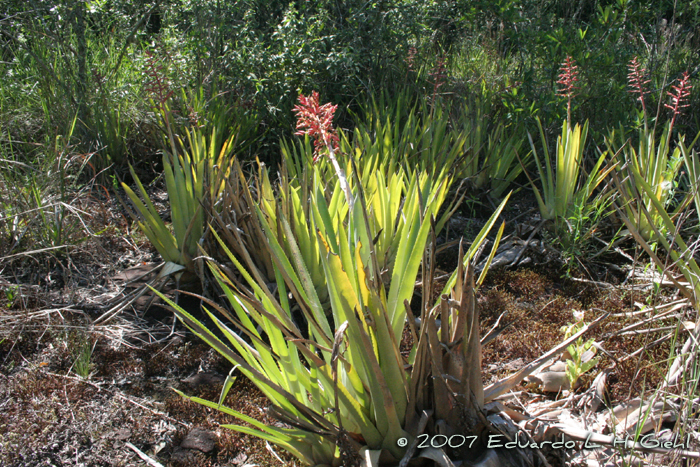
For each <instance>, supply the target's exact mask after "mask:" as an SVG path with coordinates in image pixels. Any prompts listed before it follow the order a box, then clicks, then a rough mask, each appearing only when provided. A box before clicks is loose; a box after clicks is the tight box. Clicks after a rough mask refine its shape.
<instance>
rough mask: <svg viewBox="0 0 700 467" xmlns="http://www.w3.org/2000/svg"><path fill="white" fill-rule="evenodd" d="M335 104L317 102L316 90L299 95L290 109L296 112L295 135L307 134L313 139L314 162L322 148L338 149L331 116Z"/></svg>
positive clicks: (337, 139) (338, 140) (338, 142)
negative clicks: (308, 93)
mask: <svg viewBox="0 0 700 467" xmlns="http://www.w3.org/2000/svg"><path fill="white" fill-rule="evenodd" d="M337 108H338V106H337V105H333V104H331V103H328V104H323V105H320V104H319V97H318V92H316V91H313V92H312V93H311V95H310V96H308V97H307V96H304V95H303V94H300V95H299V105H297V106H295V107H294V108H293V109H292V111H293V112H294V113H295V114H297V127H296V128H297V131H296V133H294V134H295V135H309V136H310V137H312V138H313V139H314V162H316V161H317V160H318V158H319V157H320V155H321V152H322V151H323V149H326V150H328V152H329V153H330V152H331V151H333V152H336V151H338V148H339V144H340V139H339V138H338V134H337V133H336V131H335V129H334V128H333V116H334V114H335V111H336V109H337Z"/></svg>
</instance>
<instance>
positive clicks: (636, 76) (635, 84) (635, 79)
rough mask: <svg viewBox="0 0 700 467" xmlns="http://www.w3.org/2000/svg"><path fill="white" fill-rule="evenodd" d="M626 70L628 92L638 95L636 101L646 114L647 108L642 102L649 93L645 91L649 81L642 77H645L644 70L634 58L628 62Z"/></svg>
mask: <svg viewBox="0 0 700 467" xmlns="http://www.w3.org/2000/svg"><path fill="white" fill-rule="evenodd" d="M627 68H628V69H629V73H628V74H627V82H628V83H629V87H630V88H632V89H631V90H630V92H631V93H633V94H638V95H639V97H638V98H637V99H638V100H639V101H640V102H641V103H642V109H643V110H644V112H645V113H646V110H647V107H646V104H645V102H644V96H645V95H646V94H649V91H647V89H646V85H647V84H649V83H650V82H651V80H649V79H645V76H644V75H646V70H645V69H644V68H642V67H641V65H640V64H639V61H638V60H637V57H634V58H633V59H632V60H631V61H630V63H629V64H628V65H627Z"/></svg>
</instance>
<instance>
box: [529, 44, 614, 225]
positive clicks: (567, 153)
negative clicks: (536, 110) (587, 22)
mask: <svg viewBox="0 0 700 467" xmlns="http://www.w3.org/2000/svg"><path fill="white" fill-rule="evenodd" d="M577 73H578V72H577V67H576V66H575V65H574V61H573V59H571V57H567V59H566V61H565V62H564V64H563V66H562V71H561V74H560V75H559V78H560V79H559V81H557V83H559V84H561V85H562V89H561V90H560V95H563V96H565V97H566V98H567V120H566V121H564V123H563V124H562V131H561V135H560V136H559V137H558V138H557V144H556V146H555V148H556V154H555V164H556V165H554V166H552V162H551V158H550V155H549V151H548V149H547V140H546V138H545V136H544V130H543V129H542V123H541V122H540V120H539V119H537V125H538V127H539V131H540V137H541V140H542V147H543V149H544V167H543V164H542V160H541V159H540V157H539V156H538V155H537V150H536V149H535V144H534V142H533V141H532V136H531V135H530V134H529V133H528V139H529V140H530V146H531V147H532V153H533V154H534V156H535V162H536V163H537V170H538V172H539V175H540V183H541V184H542V191H541V192H540V190H539V189H538V188H537V186H536V185H535V183H534V182H533V181H532V179H531V178H530V175H529V174H527V171H526V172H525V173H526V174H527V177H528V179H529V181H530V184H531V185H532V188H533V190H534V191H535V197H536V198H537V204H538V206H539V208H540V214H541V215H542V219H558V218H568V217H569V215H570V214H571V209H572V207H573V206H575V205H579V204H581V203H586V202H587V201H588V200H589V198H590V197H591V196H592V195H593V192H594V190H595V189H596V188H597V187H598V185H600V183H601V182H602V181H603V180H604V179H605V177H606V176H607V175H608V174H609V173H610V171H612V170H613V168H614V164H612V163H609V164H607V165H606V166H603V163H604V162H605V156H606V154H607V153H606V152H602V153H601V154H600V156H599V157H598V160H597V161H596V163H595V165H594V166H593V168H592V170H591V171H590V172H589V173H588V175H587V176H586V177H585V179H583V180H581V177H580V173H581V168H582V166H583V163H584V147H585V145H586V139H587V137H588V122H587V121H586V123H584V124H583V127H581V126H580V125H579V124H576V125H575V126H574V127H573V128H572V126H571V100H572V98H573V96H574V94H575V91H576V89H577V88H576V86H575V83H576V82H577V81H578V77H577Z"/></svg>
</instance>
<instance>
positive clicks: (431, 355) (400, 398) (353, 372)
mask: <svg viewBox="0 0 700 467" xmlns="http://www.w3.org/2000/svg"><path fill="white" fill-rule="evenodd" d="M356 187H357V189H358V192H357V193H358V199H357V202H356V203H355V207H354V209H353V210H352V211H351V212H350V213H349V215H348V216H349V217H348V219H347V223H340V224H339V225H337V226H334V225H332V224H333V219H332V217H331V214H330V211H329V206H328V203H327V202H326V198H325V194H324V193H323V191H322V190H321V188H320V186H319V187H317V189H316V190H315V191H313V192H312V193H310V198H311V206H310V207H311V209H310V212H311V215H310V219H309V221H310V223H312V225H313V226H314V231H315V232H316V237H315V239H314V240H315V242H316V244H317V247H318V248H319V250H320V251H321V255H320V258H321V264H322V268H323V271H324V273H325V275H326V290H327V293H328V297H329V300H330V304H331V306H330V312H329V313H326V312H325V311H324V309H323V307H322V304H321V302H320V300H319V294H318V291H317V289H316V287H315V285H314V284H313V282H312V281H311V278H310V276H309V274H308V268H307V267H306V265H305V264H304V259H303V257H302V255H301V254H299V251H298V249H297V248H294V244H292V250H293V251H292V254H291V255H288V254H287V252H286V251H285V249H284V248H283V247H282V245H281V244H280V242H279V241H278V238H279V237H278V235H277V234H276V233H275V232H274V230H275V229H277V228H278V227H279V228H281V229H282V230H283V231H284V232H285V234H286V235H287V236H288V237H289V238H293V234H292V232H291V227H290V225H289V222H288V221H287V219H286V217H284V216H281V217H280V220H279V222H278V225H277V226H273V225H269V224H268V222H267V217H266V215H265V214H264V213H263V212H262V210H261V209H256V212H257V214H258V216H259V218H260V222H261V225H262V226H263V231H264V234H265V240H266V245H267V249H268V250H267V251H268V254H269V255H270V257H271V258H272V259H273V261H274V265H275V274H276V284H275V285H276V290H272V289H271V288H270V287H269V286H268V284H267V281H266V280H265V279H264V278H263V277H262V274H261V273H260V271H259V270H258V269H257V268H256V267H255V264H254V263H253V262H252V261H250V260H249V259H248V257H246V260H245V261H246V262H247V263H246V264H244V263H243V262H241V261H239V260H238V258H237V257H236V255H234V254H233V253H232V252H230V250H228V249H227V247H226V245H225V244H224V243H223V242H222V245H221V246H222V248H224V249H225V250H227V251H228V253H229V256H228V259H229V261H231V263H233V264H234V266H235V269H236V271H237V273H236V274H232V273H230V272H227V271H226V270H224V269H222V268H220V267H218V266H217V265H216V264H214V263H210V264H209V266H210V268H211V271H212V273H213V274H214V276H215V277H216V279H217V281H218V284H219V286H220V287H221V289H222V290H223V292H224V294H225V296H226V297H227V299H228V304H229V307H230V309H229V308H225V307H223V306H220V305H218V304H216V303H213V302H208V305H209V307H210V308H211V310H209V309H208V308H209V307H205V310H206V311H207V313H208V315H209V317H210V318H211V319H212V320H213V322H214V323H215V325H216V326H217V328H218V329H219V331H220V333H221V335H222V336H223V339H220V338H218V337H217V336H216V335H215V334H214V333H213V332H212V331H210V330H209V329H207V327H206V326H204V325H203V324H202V323H201V322H199V321H198V320H196V319H195V318H194V317H193V316H192V315H190V314H189V313H187V312H186V311H185V310H183V309H182V308H180V307H178V306H177V305H175V304H174V303H172V302H170V301H169V303H170V305H171V306H172V307H173V309H174V311H175V313H176V314H177V316H178V317H179V318H180V319H181V320H182V321H183V322H184V323H185V324H186V325H187V326H188V327H189V328H190V329H191V330H192V331H193V332H194V333H196V334H197V335H198V336H200V337H201V338H202V339H204V340H205V341H206V342H207V343H208V344H209V345H211V346H212V347H213V348H214V349H215V350H217V351H218V352H219V353H221V354H222V355H223V356H225V357H226V358H227V359H229V360H230V361H231V363H232V364H234V365H236V366H237V368H238V369H239V370H240V371H241V372H242V373H243V374H244V375H245V376H246V377H248V378H249V379H251V381H253V382H254V383H255V384H256V385H257V386H258V387H259V388H260V389H261V390H262V391H263V392H264V393H265V394H266V396H267V397H268V398H269V400H270V403H271V406H270V408H269V409H268V413H269V414H270V415H272V416H273V417H275V418H277V419H278V420H279V421H280V422H281V425H275V426H268V425H264V424H262V423H260V422H259V421H257V420H255V419H253V418H251V417H248V416H245V415H243V414H241V413H239V412H236V411H234V410H231V409H229V408H227V407H225V406H224V405H222V401H223V400H224V399H225V396H226V389H227V387H229V386H227V385H225V388H224V391H223V392H222V395H221V397H220V400H219V402H218V403H217V402H210V401H205V400H202V399H198V398H191V399H192V400H194V401H196V402H198V403H201V404H204V405H206V406H208V407H211V408H214V409H217V410H221V411H223V412H226V413H228V414H230V415H232V416H234V417H236V418H238V419H239V420H241V421H244V422H246V423H247V424H248V426H242V425H226V426H225V427H227V428H231V429H234V430H238V431H241V432H243V433H248V434H251V435H254V436H257V437H260V438H263V439H265V440H268V441H270V442H272V443H275V444H277V445H278V446H280V447H282V448H284V449H286V450H288V451H289V452H291V453H292V454H294V455H295V456H297V457H298V458H299V459H300V461H301V462H303V463H304V464H306V465H316V466H340V465H359V464H361V463H363V464H364V465H368V466H370V465H386V464H387V463H389V464H393V465H395V464H396V463H397V462H399V461H401V460H402V459H405V460H406V461H407V460H408V459H410V458H411V457H412V456H413V454H414V453H415V446H414V445H413V441H414V440H415V439H416V437H417V436H418V435H419V434H421V433H423V432H430V433H436V432H437V431H436V428H435V425H436V424H445V423H447V424H449V425H450V426H451V429H453V430H455V431H454V432H475V433H479V432H480V430H481V429H482V428H483V423H482V418H480V417H479V413H480V410H481V406H482V405H483V385H482V382H481V367H480V347H479V346H480V344H479V339H480V338H479V332H478V314H477V312H476V301H475V298H474V283H473V276H472V273H471V269H470V268H469V267H467V268H464V266H462V265H461V264H462V262H460V267H459V269H458V271H456V272H455V275H454V280H453V281H452V285H451V286H450V288H449V289H448V290H446V292H445V294H444V295H443V297H442V299H441V300H440V301H439V303H438V304H437V305H436V306H427V307H423V308H422V311H421V325H420V328H419V329H418V330H416V329H415V325H414V324H412V326H413V328H414V332H415V340H414V345H415V349H414V351H413V352H412V353H411V355H412V357H411V358H410V360H407V358H406V357H405V356H404V355H403V354H402V353H401V352H400V343H401V337H402V334H403V331H404V326H405V324H406V320H407V313H408V310H410V301H411V298H412V296H413V293H414V284H415V281H416V277H417V274H418V271H419V268H420V265H421V262H422V261H424V258H425V254H426V244H427V242H428V239H429V237H430V231H431V228H432V226H431V224H433V223H434V221H432V222H431V221H430V220H429V219H426V218H425V217H424V216H423V213H424V211H423V210H421V209H413V210H411V209H407V210H405V211H403V212H402V216H403V217H405V218H406V224H405V226H404V230H403V231H402V233H401V234H400V235H399V237H400V238H399V246H398V254H397V256H396V264H395V267H394V268H393V271H392V272H391V274H390V278H389V280H388V281H387V282H388V284H386V285H385V283H384V281H383V280H382V278H381V269H380V268H379V266H378V263H379V260H378V257H377V254H376V251H375V249H374V248H373V247H372V243H371V235H370V233H369V229H368V227H369V222H368V219H369V212H368V206H367V203H366V202H365V196H364V191H363V189H362V187H361V184H360V183H359V182H357V181H356ZM334 191H335V192H339V193H341V196H344V193H343V190H342V189H341V188H340V187H339V186H338V185H336V187H335V190H334ZM503 205H504V203H503V204H502V205H501V206H500V208H499V210H498V211H497V212H496V213H495V214H494V216H493V217H492V218H491V219H490V221H489V222H488V223H487V225H486V226H485V227H484V231H483V232H482V234H483V235H481V236H480V237H479V238H482V239H483V238H485V233H484V232H486V231H488V230H489V229H491V227H492V226H493V225H494V224H495V222H496V218H497V217H498V215H500V212H501V210H502V208H503ZM431 211H432V209H429V210H428V211H427V212H431ZM363 231H364V232H363ZM368 239H369V242H368ZM481 245H482V242H474V244H473V245H472V247H471V249H470V250H469V251H468V252H467V253H466V254H462V252H461V251H460V255H462V256H463V257H464V258H465V262H466V263H467V264H468V263H469V258H472V257H473V255H474V253H475V252H476V251H477V249H478V248H479V247H480V246H481ZM494 251H495V250H494ZM429 279H430V278H429ZM427 282H430V280H428V281H424V283H427ZM163 298H164V299H165V297H163ZM166 300H167V299H166ZM438 320H439V321H438ZM409 323H414V320H413V318H410V319H409ZM438 362H439V363H438ZM445 375H450V376H451V378H445ZM460 430H462V431H460ZM401 438H405V439H406V440H407V443H406V444H404V443H399V442H398V441H399V439H401ZM450 454H454V453H450ZM416 455H418V454H416ZM419 455H420V456H423V457H428V458H435V456H439V455H442V456H443V457H444V456H446V454H445V453H444V452H442V451H440V450H437V449H429V450H422V451H421V452H420V454H419Z"/></svg>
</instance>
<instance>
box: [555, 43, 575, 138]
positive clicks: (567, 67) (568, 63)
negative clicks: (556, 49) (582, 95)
mask: <svg viewBox="0 0 700 467" xmlns="http://www.w3.org/2000/svg"><path fill="white" fill-rule="evenodd" d="M577 81H578V66H577V65H576V62H575V61H574V59H573V58H571V56H570V55H567V57H566V59H565V60H564V63H563V64H562V65H561V68H560V69H559V80H558V81H557V84H559V85H560V86H561V88H560V89H559V92H558V93H557V95H558V96H562V97H566V121H567V123H568V124H569V125H571V99H572V98H573V97H574V94H575V93H576V91H577V90H578V86H576V82H577Z"/></svg>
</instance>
